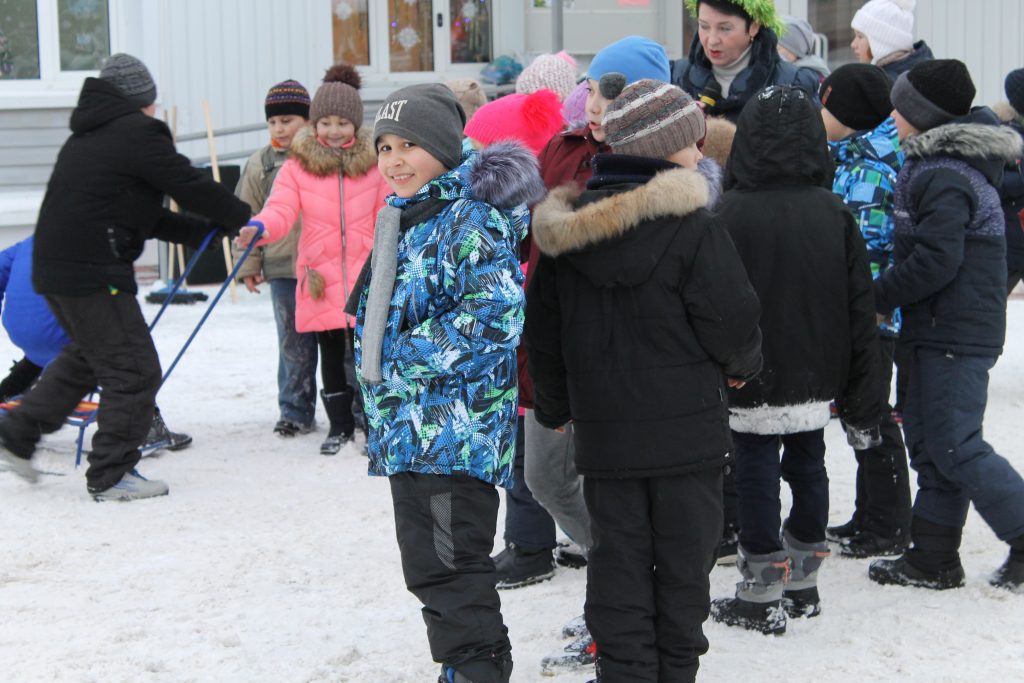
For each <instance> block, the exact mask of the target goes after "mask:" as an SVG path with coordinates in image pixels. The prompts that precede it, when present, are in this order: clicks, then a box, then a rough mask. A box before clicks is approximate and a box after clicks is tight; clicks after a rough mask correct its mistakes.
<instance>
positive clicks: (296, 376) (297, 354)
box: [270, 278, 317, 426]
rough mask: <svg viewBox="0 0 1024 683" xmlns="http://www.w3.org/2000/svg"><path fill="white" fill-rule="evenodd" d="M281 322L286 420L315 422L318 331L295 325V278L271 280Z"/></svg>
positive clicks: (281, 401)
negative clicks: (298, 328)
mask: <svg viewBox="0 0 1024 683" xmlns="http://www.w3.org/2000/svg"><path fill="white" fill-rule="evenodd" d="M270 298H271V301H272V302H273V304H274V322H275V323H276V324H277V343H278V346H279V347H280V351H279V353H278V356H277V405H278V408H279V410H280V415H281V419H282V420H288V421H289V422H294V423H296V424H299V425H303V426H312V424H313V414H314V412H315V410H316V352H317V343H316V335H315V334H313V333H311V332H299V331H297V330H296V329H295V278H278V279H275V280H271V281H270Z"/></svg>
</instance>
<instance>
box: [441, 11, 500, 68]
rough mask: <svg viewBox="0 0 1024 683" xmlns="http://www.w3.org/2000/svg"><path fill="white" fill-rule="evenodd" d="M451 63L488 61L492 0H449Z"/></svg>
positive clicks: (489, 56)
mask: <svg viewBox="0 0 1024 683" xmlns="http://www.w3.org/2000/svg"><path fill="white" fill-rule="evenodd" d="M448 16H450V17H451V40H452V45H451V48H452V50H451V54H452V64H472V63H484V64H486V63H487V62H490V61H491V0H451V4H450V5H449V13H448Z"/></svg>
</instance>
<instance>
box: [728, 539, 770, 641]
mask: <svg viewBox="0 0 1024 683" xmlns="http://www.w3.org/2000/svg"><path fill="white" fill-rule="evenodd" d="M736 568H737V569H739V570H740V574H742V575H743V581H740V582H739V583H737V584H736V597H735V598H719V599H717V600H713V601H712V602H711V618H712V619H714V620H715V621H717V622H719V623H722V624H726V625H727V626H742V627H743V628H745V629H747V630H749V631H760V632H761V633H764V634H765V635H776V636H781V635H782V634H783V633H785V632H786V612H785V611H784V610H783V609H782V591H783V589H784V587H785V585H786V581H787V580H788V578H789V557H788V555H787V554H786V551H785V550H777V551H776V552H774V553H769V554H767V555H751V554H750V553H748V552H747V551H746V550H745V549H744V548H743V546H742V545H741V546H740V547H739V554H738V559H737V561H736Z"/></svg>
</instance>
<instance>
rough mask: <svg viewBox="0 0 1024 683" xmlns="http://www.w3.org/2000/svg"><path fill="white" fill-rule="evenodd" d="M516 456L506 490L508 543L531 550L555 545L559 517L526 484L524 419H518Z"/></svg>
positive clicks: (506, 532) (550, 547) (539, 549)
mask: <svg viewBox="0 0 1024 683" xmlns="http://www.w3.org/2000/svg"><path fill="white" fill-rule="evenodd" d="M517 429H518V434H517V435H516V459H515V463H514V465H513V468H514V473H515V476H514V479H513V481H514V483H513V486H512V488H510V489H508V490H507V491H505V542H506V543H514V544H516V545H517V546H518V547H520V548H522V549H523V550H525V551H527V552H539V551H542V550H550V549H552V548H554V547H555V545H556V541H555V520H553V519H552V518H551V515H549V514H548V512H547V510H545V509H544V508H543V507H541V504H540V503H538V502H537V501H536V500H535V499H534V497H533V493H532V492H531V491H530V487H529V486H527V485H526V473H525V471H524V468H523V463H524V460H525V458H524V454H525V452H526V436H525V434H524V433H523V432H524V431H525V429H524V428H523V418H521V417H520V418H519V419H518V420H517Z"/></svg>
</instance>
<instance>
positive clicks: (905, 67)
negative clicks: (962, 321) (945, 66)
mask: <svg viewBox="0 0 1024 683" xmlns="http://www.w3.org/2000/svg"><path fill="white" fill-rule="evenodd" d="M931 59H935V55H933V54H932V49H931V48H930V47H928V43H926V42H924V41H923V40H919V41H917V42H916V43H914V49H913V50H911V51H910V54H909V55H907V56H906V57H903V58H901V59H897V60H896V61H895V62H889V63H888V64H885V65H883V66H882V67H881V68H882V71H884V72H885V73H886V75H887V76H888V77H889V80H890V81H892V82H893V83H895V82H896V79H897V78H899V77H900V74H902V73H904V72H905V71H910V70H911V69H912V68H913V67H915V66H917V65H918V64H920V63H921V62H927V61H928V60H931Z"/></svg>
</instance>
